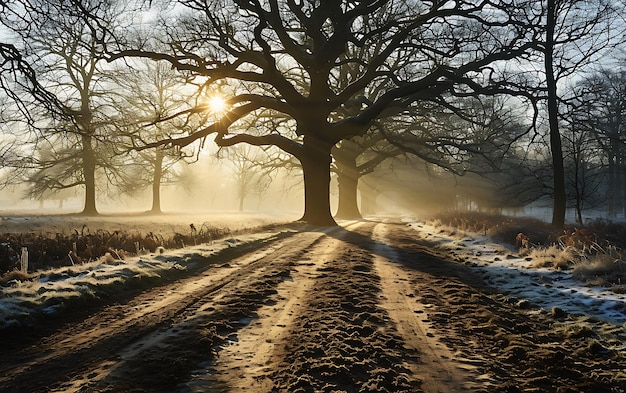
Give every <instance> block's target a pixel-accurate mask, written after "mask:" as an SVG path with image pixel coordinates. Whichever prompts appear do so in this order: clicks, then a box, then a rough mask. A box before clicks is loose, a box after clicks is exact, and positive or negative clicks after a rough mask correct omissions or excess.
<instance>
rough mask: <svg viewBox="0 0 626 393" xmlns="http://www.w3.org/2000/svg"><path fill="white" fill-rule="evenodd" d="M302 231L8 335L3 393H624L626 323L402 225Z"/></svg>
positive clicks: (0, 341)
mask: <svg viewBox="0 0 626 393" xmlns="http://www.w3.org/2000/svg"><path fill="white" fill-rule="evenodd" d="M299 229H300V230H299V231H296V232H294V231H285V232H282V233H280V234H279V235H277V236H274V237H272V238H271V239H269V240H267V241H264V242H257V243H253V244H248V245H241V246H238V247H233V248H231V249H228V250H227V251H226V252H223V253H220V254H218V255H216V256H213V257H209V258H212V259H213V260H211V261H207V263H206V265H203V266H204V267H203V268H198V269H195V270H192V271H190V272H189V273H188V274H187V275H185V276H183V277H177V278H176V279H172V280H169V281H168V280H166V281H160V282H155V283H153V284H151V285H150V287H148V288H138V289H137V290H136V291H134V292H132V291H130V292H129V291H127V292H124V295H123V296H121V295H120V296H112V297H111V298H109V299H101V301H100V302H99V303H98V304H91V305H82V306H81V307H73V308H68V309H67V310H66V311H65V312H64V313H63V314H61V315H59V316H57V317H55V318H51V319H49V320H46V321H42V322H41V323H39V324H37V325H35V326H32V327H30V328H27V329H21V330H19V331H18V330H11V331H4V332H0V333H1V334H0V345H2V347H3V348H2V351H0V391H2V392H181V393H186V392H428V393H430V392H559V393H566V392H567V393H574V392H625V391H626V367H625V366H626V354H625V351H624V344H623V343H624V342H626V330H625V328H624V327H623V326H622V327H620V326H615V325H610V324H607V323H604V322H602V321H599V320H597V319H593V318H589V317H586V316H582V315H579V316H575V315H568V314H566V313H563V312H557V311H554V312H552V313H551V312H548V311H543V310H540V309H537V308H534V307H532V305H528V304H525V303H524V304H520V303H519V302H517V301H511V300H510V299H508V298H507V296H506V295H505V294H500V293H497V292H495V291H494V290H493V289H491V288H489V287H488V286H486V285H485V284H484V283H483V282H482V280H481V278H480V277H479V276H478V275H476V274H474V273H473V271H472V270H471V268H469V267H468V266H466V265H464V264H462V263H459V262H455V261H454V256H453V255H450V254H449V253H450V251H448V250H444V249H441V248H439V247H437V245H436V244H433V243H429V242H428V241H427V240H425V239H424V238H422V237H421V236H420V233H419V232H417V231H415V230H414V229H411V228H408V227H407V226H406V225H404V224H403V223H401V222H399V221H392V220H388V221H355V222H346V223H344V224H343V226H342V227H337V228H317V229H315V228H306V227H300V228H299ZM216 258H217V260H215V259H216ZM209 262H210V263H209Z"/></svg>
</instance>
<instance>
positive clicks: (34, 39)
mask: <svg viewBox="0 0 626 393" xmlns="http://www.w3.org/2000/svg"><path fill="white" fill-rule="evenodd" d="M86 5H87V6H88V7H89V8H90V9H92V10H100V11H102V15H103V18H102V19H101V22H102V23H105V24H107V25H108V26H112V20H113V19H114V17H115V15H116V14H115V12H116V11H117V10H116V8H115V7H114V6H113V4H112V3H110V2H100V1H98V2H93V3H90V4H86ZM8 11H9V14H7V15H5V16H4V18H3V21H4V23H5V24H6V25H7V26H8V27H9V28H10V29H12V30H13V31H14V33H15V34H18V35H19V38H20V42H21V46H22V48H23V55H24V57H26V58H28V59H29V61H30V64H32V66H33V67H34V68H35V69H37V71H38V74H37V78H38V81H39V82H40V83H42V84H45V85H46V89H47V91H49V92H51V93H52V94H54V95H55V97H56V98H55V99H56V101H58V102H61V103H62V108H63V109H62V116H61V117H60V118H59V119H58V120H57V121H50V122H48V123H47V124H46V125H45V126H42V127H38V129H37V131H38V135H37V137H36V139H35V140H33V141H32V143H33V149H34V150H40V152H41V154H38V155H33V156H32V166H33V167H34V168H35V169H36V171H35V173H34V175H32V176H31V177H30V179H29V180H30V182H32V183H33V185H34V187H33V188H32V190H31V194H32V195H41V194H42V193H44V192H45V191H46V190H48V189H66V188H73V187H76V186H82V187H84V189H85V199H84V201H85V204H84V208H83V213H84V214H89V215H93V214H98V211H97V208H96V170H97V169H98V168H101V169H106V170H107V171H105V174H106V176H107V177H108V179H109V180H110V181H112V180H114V179H115V176H116V175H115V172H114V170H115V165H114V163H113V157H114V154H113V153H114V146H113V144H112V143H110V141H107V132H108V130H109V129H108V127H109V125H110V124H111V123H112V120H111V119H110V118H108V116H109V114H110V113H111V112H112V111H111V108H110V106H109V104H110V102H109V101H107V100H106V99H105V98H106V96H107V93H106V92H107V91H108V90H109V91H110V85H107V81H106V78H105V77H104V75H105V72H104V69H103V68H101V67H100V66H101V64H102V58H101V57H100V55H99V53H100V52H99V46H100V43H99V39H98V37H97V36H96V35H95V33H96V32H95V31H94V30H93V29H90V28H89V26H86V25H85V24H84V23H83V21H82V19H81V15H79V14H77V12H76V9H75V6H74V5H73V4H71V3H69V2H65V1H62V0H58V1H38V0H23V1H19V2H17V3H16V4H15V8H10V9H8ZM51 37H52V38H53V39H51ZM40 121H48V119H46V118H44V119H41V120H40Z"/></svg>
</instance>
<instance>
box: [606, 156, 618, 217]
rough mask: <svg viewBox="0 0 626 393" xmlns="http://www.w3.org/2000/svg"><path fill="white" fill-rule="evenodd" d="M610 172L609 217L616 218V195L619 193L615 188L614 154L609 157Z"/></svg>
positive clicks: (607, 199)
mask: <svg viewBox="0 0 626 393" xmlns="http://www.w3.org/2000/svg"><path fill="white" fill-rule="evenodd" d="M608 172H609V184H608V190H607V196H606V201H607V207H606V209H607V217H609V218H614V217H615V195H616V194H617V193H616V192H615V188H616V187H615V162H614V156H613V155H612V154H610V155H609V168H608Z"/></svg>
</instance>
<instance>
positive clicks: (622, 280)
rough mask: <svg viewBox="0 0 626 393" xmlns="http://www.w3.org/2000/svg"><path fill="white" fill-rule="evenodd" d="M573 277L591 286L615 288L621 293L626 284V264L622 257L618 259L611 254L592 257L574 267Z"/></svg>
mask: <svg viewBox="0 0 626 393" xmlns="http://www.w3.org/2000/svg"><path fill="white" fill-rule="evenodd" d="M572 275H573V276H574V277H575V278H577V279H579V280H581V281H584V282H587V283H589V284H591V285H597V286H603V287H611V286H613V287H614V288H615V289H616V290H617V291H618V292H617V293H619V291H620V288H621V287H622V285H624V284H626V262H624V260H623V259H622V256H621V255H620V256H619V258H616V255H614V254H613V253H610V252H607V253H602V254H596V255H591V256H589V257H587V258H584V259H581V260H580V261H578V262H577V263H576V264H575V265H574V271H573V272H572Z"/></svg>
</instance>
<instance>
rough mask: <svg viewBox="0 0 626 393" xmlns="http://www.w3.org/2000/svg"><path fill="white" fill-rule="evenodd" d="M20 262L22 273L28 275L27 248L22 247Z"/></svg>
mask: <svg viewBox="0 0 626 393" xmlns="http://www.w3.org/2000/svg"><path fill="white" fill-rule="evenodd" d="M20 262H21V264H22V272H23V273H28V248H27V247H22V255H21V256H20Z"/></svg>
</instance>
